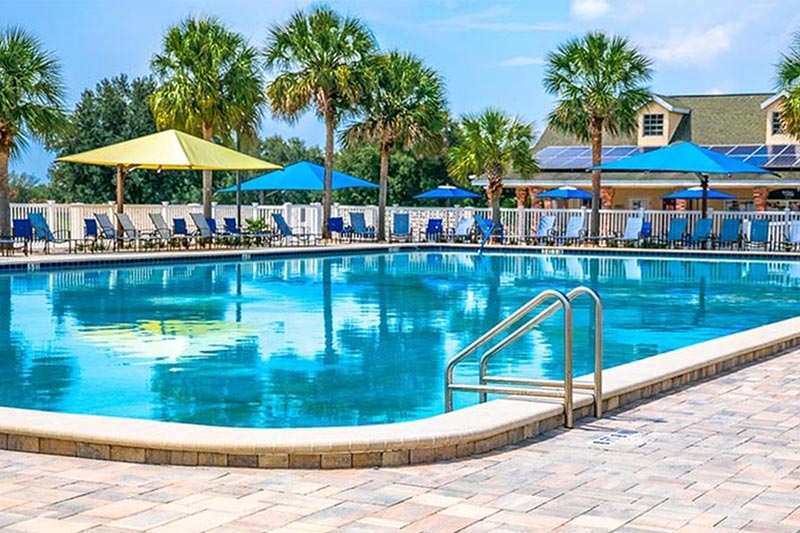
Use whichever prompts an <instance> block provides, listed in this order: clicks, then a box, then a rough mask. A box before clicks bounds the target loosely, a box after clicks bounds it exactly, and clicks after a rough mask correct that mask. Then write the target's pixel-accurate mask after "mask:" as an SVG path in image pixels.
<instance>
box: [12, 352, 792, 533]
mask: <svg viewBox="0 0 800 533" xmlns="http://www.w3.org/2000/svg"><path fill="white" fill-rule="evenodd" d="M0 530H4V531H6V530H7V531H47V532H57V531H63V532H72V531H84V530H89V531H180V532H188V531H232V532H236V531H270V530H275V531H298V532H300V531H304V532H324V531H365V532H366V531H370V532H372V531H375V532H382V531H397V530H403V531H431V532H448V531H464V532H483V531H486V532H489V531H491V532H501V531H551V530H555V531H630V532H637V531H641V532H644V531H650V532H652V531H680V532H695V531H709V530H712V531H737V530H744V531H763V532H770V533H772V532H776V533H777V532H783V531H792V532H796V531H800V350H798V351H793V352H790V353H788V354H785V355H782V356H779V357H775V358H772V359H768V360H765V361H762V362H760V363H758V364H755V365H752V366H748V367H744V368H741V369H739V370H737V371H735V372H732V373H729V374H725V375H722V376H720V377H717V378H715V379H712V380H709V381H705V382H702V383H699V384H696V385H693V386H690V387H687V388H684V389H681V390H679V391H677V392H674V393H672V394H668V395H662V396H658V397H656V398H654V399H651V400H649V401H643V402H638V403H635V404H632V405H629V406H628V407H627V408H624V409H621V410H618V411H613V412H611V413H608V414H607V416H606V417H604V418H603V419H601V420H591V421H586V420H584V421H583V423H582V424H580V425H579V426H578V427H577V428H576V429H573V430H564V429H557V430H552V431H549V432H547V433H545V434H543V435H540V436H539V437H537V438H534V439H531V440H528V441H525V442H523V443H521V444H518V445H515V446H510V447H507V448H505V449H503V450H501V451H499V452H494V453H490V454H486V455H484V456H480V457H477V458H469V459H465V460H459V461H453V462H449V463H441V464H432V465H423V466H413V467H401V468H382V469H363V470H358V469H356V470H339V471H319V470H314V471H311V470H309V471H303V470H269V471H264V470H248V469H241V468H235V469H228V468H207V467H176V466H152V465H141V464H127V463H114V462H105V461H94V460H89V459H79V458H68V457H56V456H47V455H38V454H27V453H22V452H9V451H0Z"/></svg>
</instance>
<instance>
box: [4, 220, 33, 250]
mask: <svg viewBox="0 0 800 533" xmlns="http://www.w3.org/2000/svg"><path fill="white" fill-rule="evenodd" d="M32 240H33V227H32V226H31V221H30V220H28V219H27V218H15V219H14V220H13V221H12V225H11V238H7V237H3V238H1V239H0V243H2V250H3V253H4V254H6V253H9V254H13V253H14V250H16V249H20V250H22V252H23V253H24V254H25V255H28V250H29V249H30V244H31V241H32Z"/></svg>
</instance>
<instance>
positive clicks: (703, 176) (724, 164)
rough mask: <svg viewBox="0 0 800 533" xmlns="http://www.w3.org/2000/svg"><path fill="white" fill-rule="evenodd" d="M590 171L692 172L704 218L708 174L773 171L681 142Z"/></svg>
mask: <svg viewBox="0 0 800 533" xmlns="http://www.w3.org/2000/svg"><path fill="white" fill-rule="evenodd" d="M591 170H603V171H606V170H608V171H612V172H692V173H694V174H697V177H698V178H700V185H701V188H702V191H703V194H702V196H701V198H702V200H703V204H702V209H703V217H705V216H706V211H707V200H708V175H709V174H774V173H773V172H770V171H769V170H765V169H763V168H761V167H757V166H755V165H751V164H749V163H745V162H744V161H742V160H741V159H736V158H733V157H728V156H726V155H724V154H721V153H719V152H715V151H714V150H709V149H708V148H703V147H702V146H697V145H696V144H694V143H690V142H680V143H675V144H671V145H669V146H665V147H664V148H659V149H658V150H653V151H652V152H645V153H643V154H639V155H634V156H629V157H624V158H622V159H618V160H617V161H612V162H611V163H606V164H604V165H598V166H594V167H592V168H591Z"/></svg>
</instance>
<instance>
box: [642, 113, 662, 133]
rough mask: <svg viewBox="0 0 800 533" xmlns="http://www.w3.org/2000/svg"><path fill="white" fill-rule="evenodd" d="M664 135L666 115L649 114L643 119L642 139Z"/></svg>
mask: <svg viewBox="0 0 800 533" xmlns="http://www.w3.org/2000/svg"><path fill="white" fill-rule="evenodd" d="M662 135H664V114H663V113H648V114H646V115H644V116H643V117H642V137H660V136H662Z"/></svg>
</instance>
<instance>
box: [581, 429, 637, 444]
mask: <svg viewBox="0 0 800 533" xmlns="http://www.w3.org/2000/svg"><path fill="white" fill-rule="evenodd" d="M592 444H594V445H595V446H602V447H603V448H612V447H614V448H617V447H623V446H624V447H626V448H636V447H638V446H642V445H643V444H644V437H643V436H642V434H641V433H639V432H638V431H633V430H632V429H619V430H617V431H612V432H611V433H606V434H604V435H602V436H600V437H597V438H596V439H594V440H593V441H592Z"/></svg>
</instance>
